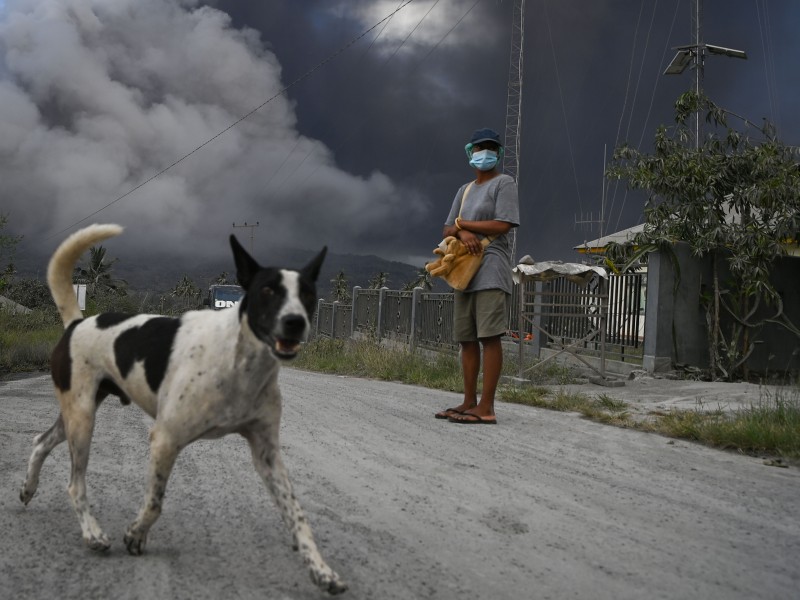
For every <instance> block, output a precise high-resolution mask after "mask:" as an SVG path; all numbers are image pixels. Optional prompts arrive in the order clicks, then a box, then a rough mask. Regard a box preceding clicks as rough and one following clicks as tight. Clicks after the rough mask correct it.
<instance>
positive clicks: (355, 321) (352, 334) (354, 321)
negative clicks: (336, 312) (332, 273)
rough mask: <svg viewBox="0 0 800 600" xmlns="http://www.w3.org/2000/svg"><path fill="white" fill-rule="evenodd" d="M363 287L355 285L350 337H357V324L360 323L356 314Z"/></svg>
mask: <svg viewBox="0 0 800 600" xmlns="http://www.w3.org/2000/svg"><path fill="white" fill-rule="evenodd" d="M360 289H361V286H360V285H357V286H355V287H353V302H352V304H351V310H350V337H351V338H354V339H355V337H356V326H357V325H358V318H357V316H356V305H357V303H358V292H359V290H360Z"/></svg>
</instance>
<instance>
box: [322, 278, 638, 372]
mask: <svg viewBox="0 0 800 600" xmlns="http://www.w3.org/2000/svg"><path fill="white" fill-rule="evenodd" d="M646 282H647V278H646V275H645V274H641V273H637V274H631V275H612V276H610V277H609V278H608V279H607V280H605V281H604V282H603V283H602V284H601V283H600V282H599V281H593V282H590V283H589V284H588V285H587V286H581V285H578V284H576V283H573V282H571V281H569V280H567V279H564V278H561V279H555V280H553V281H549V282H544V283H543V282H533V281H528V282H525V283H523V284H521V285H523V286H524V288H523V291H524V293H523V294H520V291H519V287H518V286H515V291H514V293H513V294H512V295H511V306H510V311H509V320H508V323H509V326H508V335H509V337H511V338H514V339H517V338H519V339H528V340H530V339H531V338H532V336H535V335H536V334H537V332H536V331H535V329H536V328H537V327H538V328H541V329H542V332H546V335H543V336H542V337H544V338H548V339H542V340H539V343H538V344H536V345H537V347H539V346H541V347H545V346H549V347H554V348H555V347H561V348H563V347H565V346H572V347H574V348H577V349H578V350H581V351H584V352H587V353H589V354H591V353H597V352H599V351H600V350H601V345H602V349H604V351H605V355H606V356H608V358H610V359H615V360H622V361H631V360H634V361H636V360H640V359H641V354H642V344H643V340H644V299H645V294H646V291H645V290H646ZM520 311H522V312H520ZM601 311H602V313H601ZM534 315H535V316H536V323H537V325H536V327H534V325H533V322H534ZM521 316H522V317H523V318H520V317H521ZM601 325H602V329H603V330H604V331H603V332H601V331H600V328H601ZM540 333H541V332H540ZM601 333H604V334H605V335H600V334H601ZM315 334H316V335H319V336H323V337H330V338H350V337H354V336H371V337H374V338H376V339H378V340H382V339H389V340H392V341H396V342H398V343H403V344H407V345H409V346H410V347H411V348H412V349H413V348H417V347H419V348H428V349H432V350H446V351H456V350H457V349H458V344H457V343H456V342H454V341H453V294H452V293H451V292H447V293H438V292H429V291H425V290H423V289H421V288H416V289H415V290H413V291H404V290H403V291H401V290H389V289H387V288H382V289H380V290H373V289H362V288H361V287H358V286H356V287H355V288H354V289H353V300H352V304H343V303H340V302H326V301H324V300H320V301H319V303H318V306H317V317H316V326H315Z"/></svg>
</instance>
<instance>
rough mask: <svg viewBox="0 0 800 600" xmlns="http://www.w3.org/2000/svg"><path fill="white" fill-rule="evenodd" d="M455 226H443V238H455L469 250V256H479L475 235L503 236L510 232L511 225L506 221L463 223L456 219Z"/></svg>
mask: <svg viewBox="0 0 800 600" xmlns="http://www.w3.org/2000/svg"><path fill="white" fill-rule="evenodd" d="M456 223H457V225H445V228H444V231H443V232H442V233H443V234H444V236H445V237H447V236H449V235H452V236H454V237H457V238H458V239H460V240H461V241H462V242H464V245H465V246H466V247H467V250H469V253H470V254H480V252H481V241H480V238H479V237H478V235H477V234H480V235H485V236H496V235H503V234H504V233H508V232H509V231H511V228H512V224H511V223H507V222H506V221H494V220H493V221H464V220H462V219H458V220H457V221H456Z"/></svg>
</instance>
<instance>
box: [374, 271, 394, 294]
mask: <svg viewBox="0 0 800 600" xmlns="http://www.w3.org/2000/svg"><path fill="white" fill-rule="evenodd" d="M388 281H389V274H388V273H387V272H385V271H380V272H379V273H378V274H377V275H375V276H374V277H373V278H372V279H370V280H369V289H371V290H379V289H381V288H382V287H386V284H387V283H388Z"/></svg>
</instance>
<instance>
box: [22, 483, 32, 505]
mask: <svg viewBox="0 0 800 600" xmlns="http://www.w3.org/2000/svg"><path fill="white" fill-rule="evenodd" d="M35 493H36V488H33V489H29V488H28V484H27V482H26V483H25V484H24V485H23V486H22V488H21V489H20V490H19V499H20V501H21V502H22V503H23V504H24V505H25V506H27V505H28V502H30V501H31V500H32V499H33V495H34V494H35Z"/></svg>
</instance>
